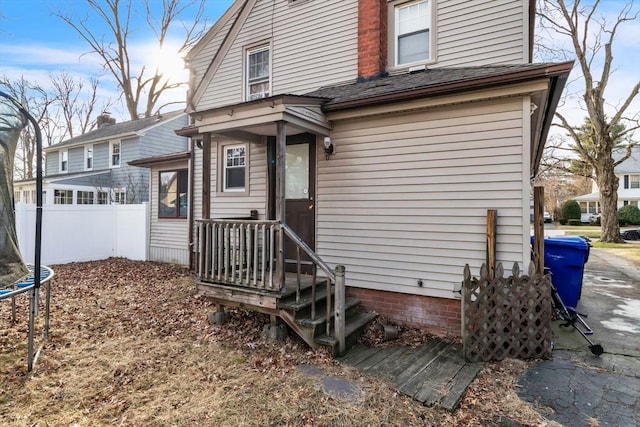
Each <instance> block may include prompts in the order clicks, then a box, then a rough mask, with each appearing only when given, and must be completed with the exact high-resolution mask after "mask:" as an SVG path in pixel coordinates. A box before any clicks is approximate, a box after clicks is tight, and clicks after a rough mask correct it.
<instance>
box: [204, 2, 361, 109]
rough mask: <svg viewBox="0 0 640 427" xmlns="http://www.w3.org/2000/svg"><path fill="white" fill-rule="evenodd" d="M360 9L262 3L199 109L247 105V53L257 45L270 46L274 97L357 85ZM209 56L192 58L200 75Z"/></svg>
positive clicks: (337, 5) (342, 4)
mask: <svg viewBox="0 0 640 427" xmlns="http://www.w3.org/2000/svg"><path fill="white" fill-rule="evenodd" d="M273 7H275V10H273V9H272V8H273ZM357 9H358V8H357V1H355V0H348V1H346V0H326V1H310V2H305V3H301V4H299V5H295V6H289V5H288V3H287V2H285V1H279V2H273V1H270V0H259V1H258V2H257V3H256V5H255V7H254V9H253V10H252V12H251V14H250V15H249V17H248V18H247V21H246V22H245V24H244V26H243V28H242V30H241V31H240V33H239V34H238V36H237V37H236V40H235V41H234V43H233V44H232V46H231V48H230V49H229V52H228V53H227V55H226V56H225V58H224V60H223V61H222V63H221V64H220V68H219V69H218V72H217V74H216V75H215V77H214V79H213V81H212V82H211V84H210V85H209V87H208V88H207V90H206V91H205V93H204V94H203V96H202V98H201V99H200V100H199V102H198V105H197V106H196V109H197V110H205V109H207V108H214V107H219V106H223V105H229V104H235V103H240V102H243V101H244V98H243V96H244V95H243V85H244V83H243V79H244V72H243V66H244V61H243V59H244V52H245V49H246V48H247V47H249V46H252V45H254V44H256V43H258V44H259V43H262V42H271V47H272V72H271V75H272V87H271V94H272V95H276V94H284V93H289V94H303V93H306V92H310V91H312V90H315V89H317V88H319V87H321V86H326V85H330V84H336V83H342V82H346V81H354V80H355V78H356V77H357V59H358V58H357V56H358V53H357V19H358V10H357ZM215 43H220V42H219V41H218V39H217V38H214V40H213V41H212V44H215ZM205 56H206V57H208V58H209V62H210V61H211V58H213V56H212V54H211V53H210V51H209V50H207V49H205V50H203V52H202V53H201V54H200V55H198V56H197V57H196V58H194V65H195V64H198V66H197V68H196V71H197V72H198V70H202V69H204V61H203V62H202V63H201V62H200V61H201V60H200V57H205ZM207 66H208V63H207ZM199 78H200V77H199V76H198V77H197V79H199Z"/></svg>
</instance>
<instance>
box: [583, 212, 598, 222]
mask: <svg viewBox="0 0 640 427" xmlns="http://www.w3.org/2000/svg"><path fill="white" fill-rule="evenodd" d="M598 218H600V215H599V214H592V213H583V214H581V215H580V222H581V223H583V224H595V223H596V222H598Z"/></svg>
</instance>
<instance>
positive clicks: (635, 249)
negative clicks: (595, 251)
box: [593, 242, 640, 265]
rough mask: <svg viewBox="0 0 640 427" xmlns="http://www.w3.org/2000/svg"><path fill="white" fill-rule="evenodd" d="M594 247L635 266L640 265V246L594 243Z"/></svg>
mask: <svg viewBox="0 0 640 427" xmlns="http://www.w3.org/2000/svg"><path fill="white" fill-rule="evenodd" d="M593 247H595V248H599V249H602V250H603V251H604V252H606V253H610V254H612V255H616V256H619V257H622V258H624V259H626V260H628V261H631V262H632V263H634V264H635V265H638V264H640V244H639V243H637V242H632V243H601V242H593Z"/></svg>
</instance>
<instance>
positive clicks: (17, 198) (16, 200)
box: [13, 191, 22, 203]
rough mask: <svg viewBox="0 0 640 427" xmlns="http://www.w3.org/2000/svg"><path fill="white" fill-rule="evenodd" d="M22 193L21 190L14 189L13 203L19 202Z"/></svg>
mask: <svg viewBox="0 0 640 427" xmlns="http://www.w3.org/2000/svg"><path fill="white" fill-rule="evenodd" d="M21 195H22V191H16V192H14V193H13V201H14V202H15V203H20V196H21Z"/></svg>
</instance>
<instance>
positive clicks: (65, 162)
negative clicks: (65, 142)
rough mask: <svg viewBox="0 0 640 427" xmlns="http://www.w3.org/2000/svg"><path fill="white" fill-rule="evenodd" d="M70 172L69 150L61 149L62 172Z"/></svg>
mask: <svg viewBox="0 0 640 427" xmlns="http://www.w3.org/2000/svg"><path fill="white" fill-rule="evenodd" d="M66 172H69V151H67V150H61V151H60V173H66Z"/></svg>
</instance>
